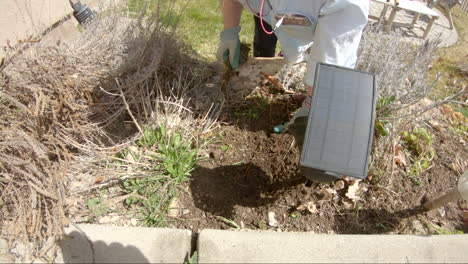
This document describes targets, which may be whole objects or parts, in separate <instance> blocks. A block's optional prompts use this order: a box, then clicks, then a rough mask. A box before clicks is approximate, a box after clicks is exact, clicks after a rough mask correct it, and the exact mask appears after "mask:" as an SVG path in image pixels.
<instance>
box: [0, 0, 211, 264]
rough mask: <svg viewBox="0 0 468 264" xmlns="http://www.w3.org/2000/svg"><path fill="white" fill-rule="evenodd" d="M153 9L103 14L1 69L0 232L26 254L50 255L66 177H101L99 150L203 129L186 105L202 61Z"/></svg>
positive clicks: (202, 71) (64, 204)
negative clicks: (75, 34) (162, 132)
mask: <svg viewBox="0 0 468 264" xmlns="http://www.w3.org/2000/svg"><path fill="white" fill-rule="evenodd" d="M161 13H168V12H162V10H158V9H156V11H155V13H153V14H149V15H143V14H144V13H142V14H141V15H140V16H139V17H138V18H136V19H131V18H128V17H123V16H122V14H121V13H120V12H119V11H112V12H109V11H107V12H106V13H105V14H106V15H105V16H103V17H101V18H100V19H99V22H98V23H95V24H93V25H90V26H89V27H88V28H87V29H86V30H85V31H84V32H83V33H82V34H81V35H80V37H79V39H77V40H74V41H73V42H62V43H58V44H56V45H45V44H44V45H42V44H39V45H37V46H35V47H32V48H30V49H28V50H27V54H26V53H24V54H23V55H22V56H17V57H15V58H14V59H12V60H10V61H7V67H5V68H2V69H1V71H0V74H1V78H0V100H1V101H0V114H1V119H0V123H1V130H0V134H1V139H0V153H1V154H0V190H1V196H0V217H1V223H2V224H1V235H2V236H3V237H6V238H8V239H9V240H10V241H20V242H23V243H27V242H33V243H30V244H28V245H30V246H31V247H30V248H29V251H30V253H31V254H32V255H34V257H43V256H46V254H47V253H48V252H49V251H53V249H54V248H55V246H54V245H55V244H54V243H53V242H54V241H55V240H56V239H58V238H60V236H61V235H62V229H63V226H64V225H65V224H67V209H68V208H69V206H70V204H68V203H69V201H68V198H69V187H70V182H69V179H70V175H72V174H74V175H76V174H77V173H86V175H88V176H90V178H91V179H90V180H91V181H94V178H93V176H95V175H96V174H103V173H104V174H105V173H108V171H106V169H105V168H106V165H105V163H104V162H103V160H104V159H105V158H106V157H107V156H108V155H107V154H109V153H110V154H112V153H116V152H118V151H119V150H120V149H122V148H123V147H125V146H126V145H128V144H130V142H134V140H135V139H137V138H138V137H140V136H141V134H140V133H139V132H142V131H143V129H144V127H147V126H157V125H158V124H161V123H162V122H165V123H167V124H168V126H169V127H170V128H173V129H174V130H177V131H184V132H183V134H184V135H190V136H191V137H192V138H194V139H195V138H197V135H196V132H200V131H201V130H202V129H203V128H205V129H206V128H207V125H206V122H207V121H208V119H207V118H205V119H203V120H201V121H194V120H195V119H194V115H195V114H196V113H192V112H191V111H190V110H189V109H188V108H187V105H188V102H189V101H190V100H189V96H188V95H189V94H197V89H199V88H203V85H204V81H205V78H206V72H207V71H206V70H207V67H206V64H205V62H204V61H202V60H199V59H197V56H195V53H194V51H193V50H192V49H191V48H189V47H188V46H186V45H185V44H183V43H182V42H180V41H179V40H178V39H177V34H175V30H176V25H171V26H168V25H167V24H165V23H164V21H165V20H164V19H163V18H161V16H160V14H161ZM205 110H207V109H205ZM208 127H209V126H208ZM127 167H128V166H126V167H125V168H122V171H120V172H123V171H128V168H127ZM70 168H71V169H73V170H74V171H73V172H72V171H70ZM109 175H112V176H109V177H108V178H107V179H108V180H109V181H111V180H115V178H118V177H120V176H122V175H124V173H119V172H117V173H116V172H115V171H114V172H112V173H109ZM45 241H48V242H47V243H45ZM23 260H25V259H23ZM26 260H27V259H26ZM49 260H50V259H49Z"/></svg>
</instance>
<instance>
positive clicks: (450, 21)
mask: <svg viewBox="0 0 468 264" xmlns="http://www.w3.org/2000/svg"><path fill="white" fill-rule="evenodd" d="M447 15H448V20H449V24H450V30H452V29H453V19H452V12H450V9H449V10H448V12H447Z"/></svg>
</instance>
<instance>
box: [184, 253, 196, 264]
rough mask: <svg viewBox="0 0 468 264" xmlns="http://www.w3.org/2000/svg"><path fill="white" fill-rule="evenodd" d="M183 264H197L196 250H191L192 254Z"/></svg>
mask: <svg viewBox="0 0 468 264" xmlns="http://www.w3.org/2000/svg"><path fill="white" fill-rule="evenodd" d="M184 264H198V252H197V251H195V252H193V254H192V256H191V257H190V258H189V259H188V260H187V261H185V262H184Z"/></svg>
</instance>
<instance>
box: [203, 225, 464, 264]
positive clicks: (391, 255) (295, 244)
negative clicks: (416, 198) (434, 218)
mask: <svg viewBox="0 0 468 264" xmlns="http://www.w3.org/2000/svg"><path fill="white" fill-rule="evenodd" d="M198 239H199V240H198V254H199V262H200V263H330V262H333V263H453V262H457V263H466V262H468V250H466V245H468V235H451V236H447V235H437V236H412V235H318V234H310V233H277V232H236V231H222V230H209V229H207V230H202V231H201V233H200V235H199V238H198Z"/></svg>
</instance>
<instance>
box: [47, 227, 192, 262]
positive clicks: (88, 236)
mask: <svg viewBox="0 0 468 264" xmlns="http://www.w3.org/2000/svg"><path fill="white" fill-rule="evenodd" d="M65 233H66V236H65V239H64V240H62V241H61V242H60V244H59V245H60V250H59V254H58V256H57V259H56V262H58V263H183V262H184V260H185V259H187V258H188V256H189V255H190V250H191V243H192V232H191V231H189V230H182V229H162V228H146V227H117V226H108V225H74V226H71V227H69V228H66V229H65Z"/></svg>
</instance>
